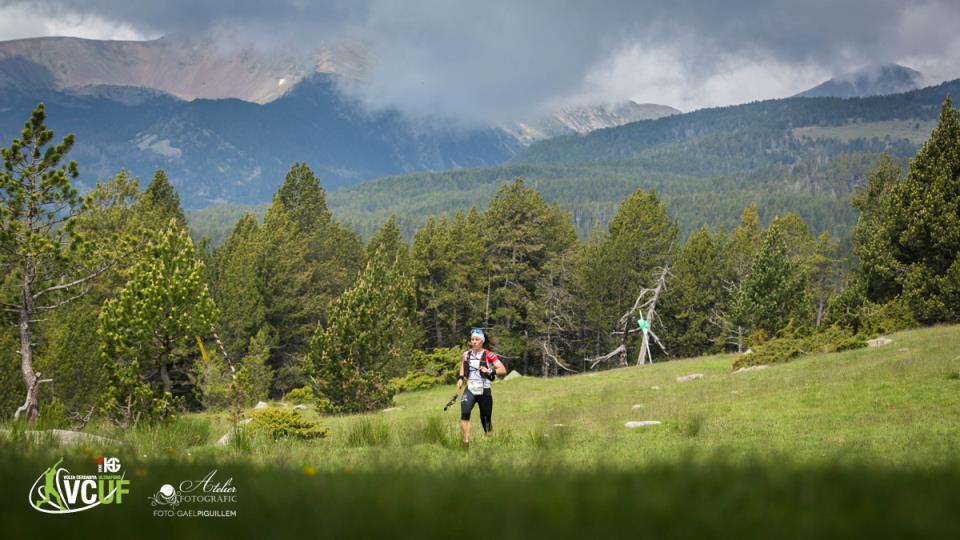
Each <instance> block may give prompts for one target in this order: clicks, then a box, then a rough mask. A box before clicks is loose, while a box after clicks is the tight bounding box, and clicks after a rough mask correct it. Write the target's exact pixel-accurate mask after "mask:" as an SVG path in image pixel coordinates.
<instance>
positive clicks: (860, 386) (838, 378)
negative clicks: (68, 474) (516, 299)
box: [0, 326, 960, 538]
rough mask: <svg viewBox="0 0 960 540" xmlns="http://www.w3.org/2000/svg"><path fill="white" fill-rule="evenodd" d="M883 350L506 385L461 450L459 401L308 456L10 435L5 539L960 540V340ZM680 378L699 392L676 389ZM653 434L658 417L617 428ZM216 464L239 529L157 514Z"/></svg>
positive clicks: (703, 361)
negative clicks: (69, 481)
mask: <svg viewBox="0 0 960 540" xmlns="http://www.w3.org/2000/svg"><path fill="white" fill-rule="evenodd" d="M890 337H891V338H892V340H893V342H892V343H891V344H888V345H884V346H881V347H875V348H868V349H859V350H853V351H846V352H841V353H832V354H821V355H810V356H807V357H803V358H800V359H798V360H795V361H793V362H790V363H787V364H782V365H776V366H770V367H768V368H766V369H758V370H751V371H747V372H741V373H732V372H731V370H730V365H731V363H732V362H733V360H734V358H735V357H734V356H733V355H720V356H710V357H702V358H695V359H683V360H676V361H671V362H663V363H659V364H656V365H653V366H649V365H648V366H644V367H639V368H638V367H628V368H622V369H614V370H609V371H603V372H597V373H588V374H582V375H575V376H569V377H561V378H553V379H540V378H533V377H523V378H518V379H513V380H510V381H499V382H497V383H495V384H494V390H493V392H494V413H493V421H494V428H495V433H494V435H493V436H492V437H483V436H482V434H481V432H482V431H481V430H480V427H479V419H478V417H477V412H476V411H475V412H474V436H473V437H472V439H473V442H472V444H471V448H470V449H469V450H464V448H463V447H462V445H461V444H460V438H459V427H458V412H455V411H454V409H455V408H457V407H456V406H455V407H451V410H448V411H446V412H444V411H443V410H442V409H443V405H444V404H445V403H446V401H447V400H448V399H450V397H451V396H452V394H453V388H452V387H443V388H435V389H432V390H427V391H422V392H415V393H410V394H403V395H399V396H397V398H396V399H395V410H392V411H389V412H376V413H370V414H364V415H353V416H341V417H316V415H315V414H313V413H312V412H309V411H308V415H309V416H311V417H316V418H318V419H319V421H320V422H321V424H322V425H323V426H324V427H326V428H327V429H328V435H327V437H326V438H324V439H319V440H314V441H297V440H280V441H274V440H272V439H270V438H268V437H265V436H263V435H257V434H248V435H246V436H244V437H241V438H240V439H238V440H237V441H236V442H234V443H231V444H229V445H226V446H221V445H217V444H216V441H217V440H218V439H219V438H220V437H221V436H222V435H224V434H225V433H226V432H228V431H229V430H230V427H231V422H230V417H229V415H228V414H225V413H222V414H188V415H183V416H180V417H179V418H177V419H175V420H173V421H171V422H168V423H166V424H162V425H159V426H153V427H148V426H141V427H138V428H136V429H131V430H129V431H126V432H121V431H118V430H116V429H115V428H111V427H110V426H107V425H98V426H90V427H89V428H88V431H89V432H91V433H95V434H99V435H102V436H105V437H109V438H110V439H113V440H114V441H115V442H114V443H107V444H103V445H91V444H84V443H79V444H76V445H68V446H62V445H60V444H57V443H56V442H55V441H53V440H52V439H51V438H50V437H40V438H39V439H37V438H35V437H31V436H27V435H25V434H22V433H20V432H19V430H18V429H16V427H15V426H5V427H6V428H7V431H6V435H5V436H4V437H3V438H2V439H3V441H2V442H0V448H2V449H3V451H4V454H5V455H6V456H8V458H7V459H6V460H4V462H3V463H2V464H0V476H2V478H3V479H4V482H3V485H4V487H5V488H6V489H5V490H4V492H3V496H2V498H0V535H2V537H3V538H25V537H27V536H28V535H34V536H35V535H36V534H37V531H40V530H45V531H46V532H47V533H48V534H49V535H52V534H69V533H73V532H78V531H81V530H82V531H84V532H85V531H88V530H90V531H94V530H96V531H99V532H98V533H97V534H95V536H107V537H112V536H121V535H123V536H125V537H143V538H155V537H156V538H160V537H169V536H170V534H178V533H181V532H182V533H183V534H187V535H189V536H190V537H200V536H197V535H200V534H201V533H202V535H203V537H209V536H217V537H219V536H228V537H241V538H244V537H250V538H259V537H263V536H264V535H266V534H270V535H271V536H273V535H274V534H277V535H280V536H294V535H297V536H302V535H306V534H309V535H310V536H319V537H325V538H326V537H329V538H346V537H371V536H374V535H377V536H382V535H390V536H391V537H416V538H423V537H428V538H429V537H439V536H446V535H455V536H458V537H460V536H467V537H485V538H487V537H494V538H501V537H502V538H534V537H548V538H554V537H563V538H568V537H579V536H583V535H586V534H592V535H594V536H596V537H600V538H606V537H632V538H633V537H638V535H641V536H642V535H643V534H644V533H647V534H648V535H652V536H654V537H677V538H698V537H718V538H731V537H744V536H746V537H760V538H765V537H769V536H773V535H776V536H783V537H791V538H811V537H817V538H822V537H844V538H850V537H872V538H877V537H890V538H903V537H939V536H954V537H955V535H956V534H957V532H956V531H957V530H958V529H957V526H958V525H960V518H958V516H960V513H958V512H956V511H955V509H954V508H953V507H954V506H955V504H954V501H955V497H956V495H957V494H958V493H960V459H958V457H960V327H958V326H939V327H933V328H926V329H919V330H912V331H907V332H901V333H898V334H894V335H892V336H890ZM690 374H702V375H703V377H702V378H700V379H696V380H690V381H687V382H678V381H677V378H678V377H680V376H685V375H690ZM274 406H289V405H284V404H274ZM645 420H652V421H658V422H661V423H660V424H659V425H649V426H644V427H639V428H634V429H628V428H625V427H624V424H625V423H626V422H629V421H645ZM98 455H108V456H111V455H112V456H117V457H119V458H120V459H121V460H122V462H123V466H124V468H125V470H126V471H127V474H128V477H129V478H130V479H131V488H130V494H129V496H128V497H129V498H128V499H127V501H128V502H125V503H124V504H122V505H114V506H112V507H103V508H96V509H94V510H92V511H89V512H82V513H79V514H75V515H68V516H46V515H42V514H39V513H37V512H35V511H34V510H32V509H30V508H29V507H28V505H27V502H26V497H25V495H26V494H27V492H28V490H29V487H30V485H31V484H32V483H33V481H34V480H36V479H37V476H38V475H40V473H42V472H43V470H44V469H45V468H46V467H48V466H49V465H51V464H53V463H54V462H55V461H56V460H57V459H59V458H60V457H64V458H65V459H64V464H65V465H69V468H70V469H71V470H72V471H75V472H77V473H78V474H83V473H84V471H91V470H94V471H95V469H96V463H95V461H94V460H95V458H96V456H98ZM213 469H217V471H218V475H220V476H222V477H224V478H225V477H232V478H233V484H234V485H235V486H237V488H238V495H239V510H238V516H237V517H236V518H221V519H215V518H207V519H202V518H195V519H188V518H161V517H154V516H152V515H151V512H152V510H151V507H150V504H149V503H148V502H147V498H148V497H149V496H150V495H152V494H153V493H155V492H156V491H157V490H158V488H159V487H160V486H161V485H163V484H165V483H171V484H174V483H177V482H180V481H181V480H183V479H187V478H193V477H197V478H199V477H202V476H203V475H204V474H206V473H207V472H208V471H210V470H213ZM131 531H136V533H135V534H133V533H131ZM39 537H47V535H44V536H39Z"/></svg>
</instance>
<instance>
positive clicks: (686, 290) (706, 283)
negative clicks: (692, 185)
mask: <svg viewBox="0 0 960 540" xmlns="http://www.w3.org/2000/svg"><path fill="white" fill-rule="evenodd" d="M726 242H727V239H726V237H725V235H724V233H723V232H722V231H720V232H718V233H717V235H716V236H714V235H711V234H710V231H709V230H707V228H706V227H701V228H700V229H699V230H698V231H697V232H695V233H693V235H692V236H691V237H690V239H689V240H687V243H686V244H685V245H684V246H683V249H682V250H681V251H680V253H679V255H678V256H677V258H676V261H675V262H674V264H673V266H671V269H670V273H671V274H672V275H673V278H672V279H671V280H670V286H669V287H668V288H667V291H666V293H665V294H664V299H663V307H662V309H661V310H660V316H661V317H662V318H663V320H664V321H665V323H664V326H665V327H666V333H665V340H666V341H667V342H668V343H670V352H671V354H674V355H675V356H677V357H680V358H683V357H689V356H696V355H700V354H704V353H706V352H709V351H713V350H716V349H717V348H718V347H717V344H718V342H720V341H721V340H720V339H719V338H720V329H719V328H718V327H717V326H716V325H715V324H713V323H712V320H711V317H712V314H713V313H714V312H715V311H716V310H717V309H718V308H720V307H721V304H722V302H723V298H724V295H725V289H724V285H725V284H724V264H725V262H726V261H725V254H724V252H723V250H724V247H725V245H726Z"/></svg>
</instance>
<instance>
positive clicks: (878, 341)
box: [867, 336, 893, 347]
mask: <svg viewBox="0 0 960 540" xmlns="http://www.w3.org/2000/svg"><path fill="white" fill-rule="evenodd" d="M891 343H893V340H892V339H890V338H888V337H883V336H880V337H878V338H874V339H871V340H869V341H867V347H882V346H883V345H889V344H891Z"/></svg>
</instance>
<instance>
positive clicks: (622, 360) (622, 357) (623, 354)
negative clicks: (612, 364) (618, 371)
mask: <svg viewBox="0 0 960 540" xmlns="http://www.w3.org/2000/svg"><path fill="white" fill-rule="evenodd" d="M622 330H623V337H621V338H620V347H621V348H622V349H623V350H621V351H620V354H619V355H617V358H619V360H618V364H619V365H620V367H623V366H626V365H627V340H628V339H630V333H629V332H627V328H626V327H624V328H622Z"/></svg>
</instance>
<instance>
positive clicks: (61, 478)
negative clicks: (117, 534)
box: [27, 456, 130, 514]
mask: <svg viewBox="0 0 960 540" xmlns="http://www.w3.org/2000/svg"><path fill="white" fill-rule="evenodd" d="M61 463H63V458H60V461H57V462H56V463H54V464H53V465H51V466H50V467H48V468H47V470H45V471H43V472H42V473H41V474H40V476H39V477H37V481H36V482H34V483H33V486H31V487H30V493H29V494H28V495H27V498H28V500H29V501H30V506H31V507H33V509H34V510H37V511H39V512H43V513H45V514H70V513H73V512H82V511H84V510H89V509H91V508H93V507H96V506H100V505H101V504H121V503H122V502H123V496H124V495H127V494H129V493H130V488H129V486H130V481H129V480H127V479H125V478H124V477H123V476H124V475H123V474H116V473H118V472H120V459H119V458H115V457H109V458H105V457H103V456H100V457H99V458H97V472H98V473H99V474H96V475H92V474H88V475H83V474H72V473H70V471H68V470H67V469H66V468H64V467H61V466H60V464H61Z"/></svg>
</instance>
